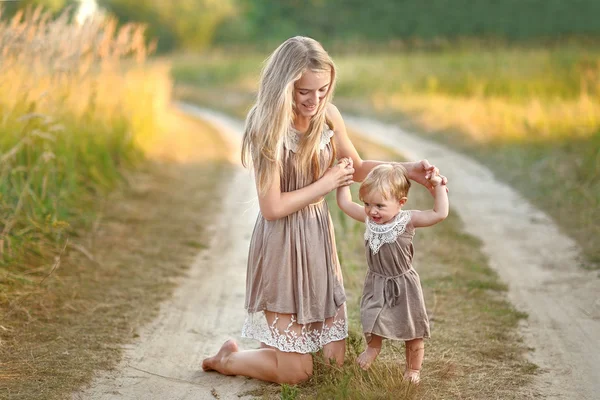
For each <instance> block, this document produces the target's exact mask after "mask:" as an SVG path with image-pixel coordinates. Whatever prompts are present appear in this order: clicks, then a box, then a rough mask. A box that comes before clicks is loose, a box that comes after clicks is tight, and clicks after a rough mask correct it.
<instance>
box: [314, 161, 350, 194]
mask: <svg viewBox="0 0 600 400" xmlns="http://www.w3.org/2000/svg"><path fill="white" fill-rule="evenodd" d="M353 175H354V167H353V166H352V159H348V158H343V159H341V160H340V161H339V163H338V164H336V165H334V166H333V167H331V168H329V169H328V170H327V171H326V172H325V174H324V175H323V177H322V178H321V179H323V180H325V181H326V182H327V184H328V186H327V187H329V188H330V189H329V191H332V190H334V189H337V188H338V187H340V186H348V185H351V184H353V183H354V181H353V180H352V176H353Z"/></svg>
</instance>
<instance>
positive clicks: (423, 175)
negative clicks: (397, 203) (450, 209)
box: [404, 160, 448, 194]
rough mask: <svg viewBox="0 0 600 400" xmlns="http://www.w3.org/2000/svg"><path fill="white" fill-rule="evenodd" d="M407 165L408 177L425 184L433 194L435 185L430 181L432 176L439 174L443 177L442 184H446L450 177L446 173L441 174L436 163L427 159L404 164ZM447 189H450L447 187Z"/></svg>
mask: <svg viewBox="0 0 600 400" xmlns="http://www.w3.org/2000/svg"><path fill="white" fill-rule="evenodd" d="M404 166H405V167H407V171H408V177H409V178H410V179H412V180H413V181H415V182H417V183H420V184H421V185H423V186H425V187H426V188H427V189H428V190H429V191H430V192H431V193H432V194H433V185H432V184H431V182H430V179H431V178H432V177H436V176H439V177H440V178H441V184H442V185H446V184H447V183H448V179H447V178H446V177H445V176H444V175H440V170H439V169H437V168H436V167H435V166H434V165H431V164H430V163H429V161H427V160H421V161H418V162H414V163H410V164H408V165H407V164H404ZM446 190H448V189H447V188H446Z"/></svg>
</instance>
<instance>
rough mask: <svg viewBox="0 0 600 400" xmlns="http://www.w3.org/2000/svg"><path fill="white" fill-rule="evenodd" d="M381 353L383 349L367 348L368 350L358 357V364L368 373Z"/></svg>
mask: <svg viewBox="0 0 600 400" xmlns="http://www.w3.org/2000/svg"><path fill="white" fill-rule="evenodd" d="M380 351H381V347H371V346H367V348H366V350H365V351H363V352H362V353H361V354H360V356H358V358H357V359H356V362H357V363H358V365H359V366H360V367H361V368H362V369H364V370H365V371H366V370H368V369H369V368H370V367H371V364H372V363H373V361H375V359H376V358H377V356H378V355H379V352H380Z"/></svg>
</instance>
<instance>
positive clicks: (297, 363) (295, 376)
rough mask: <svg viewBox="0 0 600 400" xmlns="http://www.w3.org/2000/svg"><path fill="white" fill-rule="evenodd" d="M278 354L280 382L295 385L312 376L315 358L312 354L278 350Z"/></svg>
mask: <svg viewBox="0 0 600 400" xmlns="http://www.w3.org/2000/svg"><path fill="white" fill-rule="evenodd" d="M277 356H278V357H277V359H278V360H277V361H278V363H277V364H278V368H277V375H278V379H277V380H278V383H287V384H290V385H295V384H298V383H302V382H304V381H306V380H308V379H309V378H310V377H311V376H312V374H313V359H312V356H311V355H310V354H298V353H282V352H278V354H277Z"/></svg>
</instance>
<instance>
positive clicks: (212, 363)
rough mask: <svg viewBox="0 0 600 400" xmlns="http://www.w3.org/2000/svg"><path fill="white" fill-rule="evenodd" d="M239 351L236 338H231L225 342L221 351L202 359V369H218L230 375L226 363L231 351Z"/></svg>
mask: <svg viewBox="0 0 600 400" xmlns="http://www.w3.org/2000/svg"><path fill="white" fill-rule="evenodd" d="M237 351H238V345H237V343H236V342H235V340H233V339H230V340H228V341H226V342H225V343H223V346H221V349H219V352H218V353H217V354H216V355H214V356H213V357H209V358H205V359H204V360H203V361H202V369H203V370H204V371H217V372H219V373H221V374H223V375H228V374H227V373H226V371H225V364H226V363H227V359H228V358H229V356H230V355H231V353H235V352H237Z"/></svg>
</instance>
